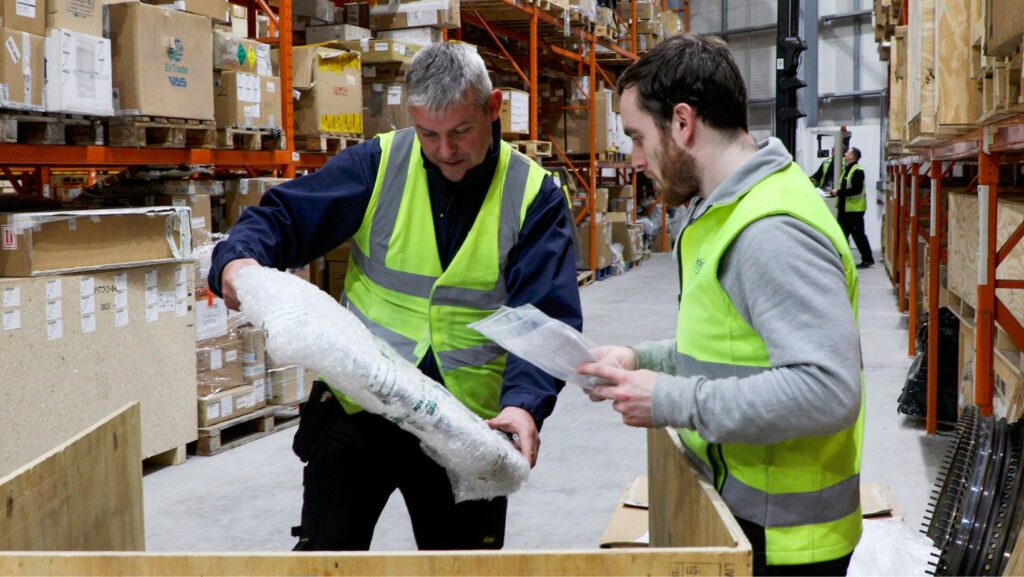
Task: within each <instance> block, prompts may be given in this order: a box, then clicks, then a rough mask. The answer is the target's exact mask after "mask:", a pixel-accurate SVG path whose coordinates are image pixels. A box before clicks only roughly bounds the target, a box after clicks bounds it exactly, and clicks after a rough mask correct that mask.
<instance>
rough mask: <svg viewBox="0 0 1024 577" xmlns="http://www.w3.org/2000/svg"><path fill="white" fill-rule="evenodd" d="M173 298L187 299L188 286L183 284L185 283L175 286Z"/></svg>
mask: <svg viewBox="0 0 1024 577" xmlns="http://www.w3.org/2000/svg"><path fill="white" fill-rule="evenodd" d="M174 297H175V298H178V299H183V298H186V297H188V285H187V284H185V283H180V284H178V285H177V286H175V287H174Z"/></svg>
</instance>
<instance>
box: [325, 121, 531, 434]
mask: <svg viewBox="0 0 1024 577" xmlns="http://www.w3.org/2000/svg"><path fill="white" fill-rule="evenodd" d="M378 138H379V139H380V148H381V160H380V167H379V168H378V169H377V180H376V182H375V184H374V187H373V194H372V196H371V197H370V203H369V205H368V206H367V209H366V214H365V216H363V221H362V224H361V225H360V227H359V230H358V231H357V232H356V234H355V235H354V236H353V237H352V241H353V242H352V251H351V261H350V262H349V268H348V272H347V273H346V275H345V296H346V299H345V300H346V302H345V305H346V307H347V308H348V309H349V310H350V311H351V312H352V313H354V314H355V315H356V316H357V317H359V318H360V319H361V320H362V321H363V322H364V323H365V324H366V326H367V328H369V329H370V331H371V332H372V333H373V334H374V335H375V336H377V337H378V338H380V339H382V340H384V341H386V342H387V343H388V344H390V345H391V346H392V347H393V348H394V349H395V351H397V352H398V353H399V354H400V355H401V356H402V357H403V358H405V359H406V360H407V361H409V362H410V363H412V364H413V365H419V363H420V361H421V360H423V356H424V355H425V354H426V353H427V351H428V350H429V351H432V353H433V354H434V356H435V360H436V361H437V365H438V367H439V368H440V372H441V375H442V377H443V379H444V385H445V387H447V389H448V390H449V391H451V393H452V394H453V395H455V397H456V398H457V399H459V400H460V401H461V402H462V403H463V404H465V405H466V406H467V407H469V409H471V410H472V411H473V412H474V413H476V414H477V415H479V416H481V417H483V418H491V417H494V416H495V415H497V414H498V412H499V410H500V402H499V397H500V394H501V384H502V376H503V373H504V371H505V362H506V360H507V358H508V354H507V353H506V352H505V350H504V349H502V348H501V347H499V346H498V345H497V344H495V343H494V342H492V341H490V340H488V339H487V338H485V337H484V336H483V335H481V334H480V333H478V332H476V331H475V330H473V329H471V328H469V327H467V326H466V325H468V324H469V323H472V322H475V321H478V320H480V319H483V318H485V317H487V316H488V315H490V314H491V313H493V312H494V311H496V310H497V309H498V308H499V307H501V306H502V305H503V304H505V301H506V299H507V297H508V293H507V291H506V287H505V275H504V272H505V266H506V263H507V261H508V255H509V251H511V250H512V247H513V246H515V244H516V242H517V241H518V239H519V232H520V229H521V228H522V225H523V220H524V218H525V216H526V211H527V209H528V208H529V207H530V204H532V203H533V201H534V199H536V198H537V194H538V193H539V192H540V186H541V182H542V181H543V179H544V174H545V172H544V170H543V169H542V168H540V167H539V166H538V165H537V164H536V163H534V162H533V161H531V160H530V159H529V158H527V157H526V156H524V155H522V154H520V153H519V152H516V151H513V150H512V148H511V147H510V146H509V145H508V144H507V143H505V142H503V141H502V142H501V143H500V151H499V155H498V164H497V167H496V168H495V171H494V178H493V179H492V180H491V184H490V187H489V188H488V189H487V190H486V191H483V190H481V191H479V194H485V193H486V196H485V197H484V202H483V205H482V206H481V207H480V212H479V213H478V214H477V217H476V220H475V221H474V222H473V226H472V227H471V228H470V230H469V233H468V235H467V236H466V240H465V241H464V242H463V243H462V246H461V248H459V251H458V252H457V253H456V255H455V257H454V258H453V259H452V261H451V264H450V265H449V266H448V268H447V269H444V270H442V268H441V259H440V257H439V256H438V253H437V241H436V237H435V235H434V221H433V217H432V212H431V206H430V192H429V189H428V186H427V172H426V169H425V168H424V166H423V157H422V155H421V153H420V143H419V139H418V138H416V133H415V131H414V130H413V129H411V128H407V129H404V130H399V131H397V132H389V133H386V134H381V135H379V136H378ZM335 396H337V397H338V398H339V400H341V402H342V405H344V407H345V409H346V411H348V412H349V413H352V412H354V411H357V410H359V407H358V406H357V405H356V404H355V403H353V402H352V401H351V400H349V399H348V398H346V397H344V395H342V394H341V393H339V392H337V391H335Z"/></svg>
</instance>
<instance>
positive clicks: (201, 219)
mask: <svg viewBox="0 0 1024 577" xmlns="http://www.w3.org/2000/svg"><path fill="white" fill-rule="evenodd" d="M192 228H206V217H205V216H195V217H192Z"/></svg>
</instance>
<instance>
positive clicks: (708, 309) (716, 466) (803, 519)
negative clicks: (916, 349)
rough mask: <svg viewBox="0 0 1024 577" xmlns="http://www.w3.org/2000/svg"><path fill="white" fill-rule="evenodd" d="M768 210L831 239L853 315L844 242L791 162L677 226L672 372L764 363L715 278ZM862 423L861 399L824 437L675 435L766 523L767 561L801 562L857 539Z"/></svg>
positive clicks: (740, 513) (737, 370)
mask: <svg viewBox="0 0 1024 577" xmlns="http://www.w3.org/2000/svg"><path fill="white" fill-rule="evenodd" d="M771 215H789V216H792V217H794V218H797V219H799V220H801V221H803V222H805V223H807V224H808V225H810V226H811V227H813V228H814V229H816V230H817V231H819V232H820V233H822V234H823V235H825V236H826V237H827V238H828V239H829V241H830V242H831V243H832V245H833V246H834V247H835V249H836V251H837V252H838V253H839V254H840V255H841V257H842V261H843V268H844V270H845V273H846V287H847V297H848V298H849V305H850V306H851V307H852V308H853V311H854V315H856V312H857V276H856V270H855V267H854V261H853V257H852V255H851V254H850V247H849V244H848V243H847V242H846V241H845V240H844V238H843V233H842V231H841V230H840V229H839V225H838V223H837V222H836V220H835V218H833V217H832V214H831V212H830V211H829V209H828V207H827V205H826V204H825V203H824V202H822V200H821V199H820V198H819V197H818V195H817V194H816V193H815V191H814V188H813V187H812V186H811V183H810V182H808V180H807V177H806V176H804V173H803V172H802V171H801V170H800V169H799V168H798V167H797V165H795V164H792V163H791V164H790V165H789V167H788V168H785V169H783V170H780V171H778V172H775V173H773V174H771V175H769V176H768V177H766V178H765V179H763V180H762V181H761V182H759V183H758V184H756V185H754V187H753V188H751V189H750V190H748V191H747V192H745V193H744V194H742V195H740V197H739V198H738V199H737V200H735V201H733V202H732V203H731V204H724V205H717V206H712V207H710V208H709V209H708V211H707V212H706V213H704V214H703V215H702V216H700V217H699V218H698V219H697V220H696V221H694V222H693V223H691V224H690V225H689V226H687V227H686V229H685V231H684V232H683V237H682V241H681V245H680V249H679V253H680V266H681V267H682V273H683V287H682V289H683V290H682V298H681V300H680V305H679V324H678V328H677V333H676V341H677V355H676V373H677V374H678V375H680V376H689V375H702V376H706V377H708V378H711V379H715V378H726V377H733V376H735V377H740V378H742V377H746V376H750V375H755V374H758V373H760V372H762V371H766V370H769V369H770V366H771V363H770V359H769V355H768V350H767V348H766V346H765V343H764V341H763V340H762V339H761V337H760V336H758V334H757V333H756V332H755V331H754V329H753V328H751V327H750V325H749V324H747V322H746V321H745V320H744V318H743V316H742V315H741V314H740V313H739V311H738V310H737V309H736V307H735V306H734V305H733V303H732V301H731V300H730V298H729V295H728V293H726V292H725V290H724V289H723V288H722V286H721V285H720V284H719V279H718V267H719V261H720V259H721V258H722V255H724V254H725V252H726V250H727V249H728V247H729V245H730V244H731V243H732V241H733V240H735V238H736V237H737V236H738V235H739V234H740V232H742V231H743V229H744V228H746V227H747V226H748V225H749V224H751V223H753V222H754V221H756V220H758V219H761V218H764V217H766V216H771ZM767 250H769V251H770V250H771V248H770V247H769V248H768V249H767ZM769 257H770V256H769ZM793 282H794V283H798V282H802V281H801V280H800V279H793ZM837 305H838V303H837ZM838 346H853V344H852V343H844V344H841V345H838ZM793 418H794V419H799V418H801V416H800V415H793ZM863 423H864V403H863V402H862V403H861V410H860V415H859V417H858V419H857V422H856V423H855V424H854V425H853V426H852V427H850V428H848V429H846V430H843V431H840V432H838V433H835V434H832V435H828V436H820V437H802V438H797V439H791V440H788V441H784V442H781V443H775V444H771V445H745V444H711V443H708V442H707V441H705V440H704V439H702V438H701V437H700V435H699V434H698V433H697V432H696V431H692V430H689V429H680V430H679V433H680V438H681V439H682V440H683V443H684V446H685V447H686V449H687V453H688V454H689V455H690V456H691V459H696V463H697V465H698V466H700V467H702V469H703V470H704V473H705V474H706V475H707V476H708V478H709V479H711V480H712V481H713V482H714V483H715V487H716V488H717V489H718V491H719V492H720V493H721V494H722V498H723V499H724V500H725V502H726V503H727V504H728V505H729V509H730V510H731V511H732V513H733V514H734V515H735V516H736V517H738V518H741V519H746V520H748V521H751V522H754V523H757V524H758V525H761V526H764V527H765V541H766V547H765V548H766V553H767V563H768V564H769V565H804V564H808V563H817V562H821V561H829V560H832V559H838V558H840V557H842V556H844V555H847V554H849V553H850V552H851V551H853V549H854V547H855V546H856V544H857V541H858V540H859V539H860V534H861V512H860V493H859V489H860V482H859V481H860V457H861V443H862V438H863Z"/></svg>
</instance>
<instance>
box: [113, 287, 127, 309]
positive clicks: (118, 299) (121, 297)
mask: <svg viewBox="0 0 1024 577" xmlns="http://www.w3.org/2000/svg"><path fill="white" fill-rule="evenodd" d="M127 307H128V292H127V291H125V292H119V293H117V294H115V295H114V308H115V309H123V308H127Z"/></svg>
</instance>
